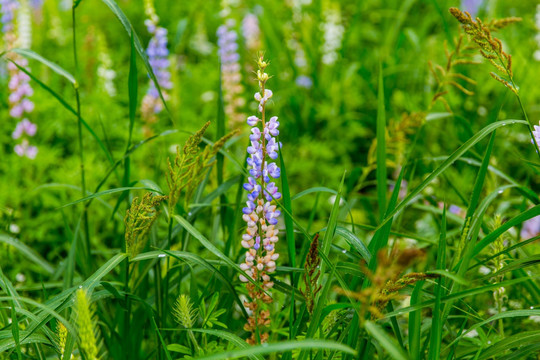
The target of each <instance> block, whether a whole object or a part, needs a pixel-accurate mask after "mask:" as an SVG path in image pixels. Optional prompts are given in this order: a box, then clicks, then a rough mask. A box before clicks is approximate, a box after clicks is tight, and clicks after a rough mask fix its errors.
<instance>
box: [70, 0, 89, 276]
mask: <svg viewBox="0 0 540 360" xmlns="http://www.w3.org/2000/svg"><path fill="white" fill-rule="evenodd" d="M78 4H79V3H78V2H75V3H74V4H73V8H72V9H71V20H72V31H73V61H74V63H75V74H76V76H77V75H78V73H79V61H78V57H77V20H76V16H75V9H76V8H77V5H78ZM77 78H78V76H77ZM73 87H74V90H75V99H76V101H77V132H78V140H79V162H80V166H81V190H82V196H83V197H84V196H86V178H85V171H84V144H83V136H82V115H81V99H80V93H79V83H78V82H75V84H74V85H73ZM86 210H87V208H86V207H84V209H83V224H84V235H85V238H86V239H85V245H86V249H85V251H86V257H87V259H88V269H87V273H90V271H91V268H92V263H91V259H92V257H91V256H90V230H89V225H88V212H87V211H86Z"/></svg>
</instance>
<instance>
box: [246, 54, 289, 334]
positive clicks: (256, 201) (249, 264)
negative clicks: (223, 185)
mask: <svg viewBox="0 0 540 360" xmlns="http://www.w3.org/2000/svg"><path fill="white" fill-rule="evenodd" d="M267 65H268V64H267V63H266V62H265V61H264V60H263V59H262V57H261V58H260V60H259V61H258V66H259V70H258V71H257V79H258V81H259V87H260V92H257V93H256V94H255V100H257V102H258V103H259V106H258V108H259V112H260V113H261V115H260V116H261V117H260V118H259V117H258V116H250V117H248V118H247V123H248V125H249V126H251V135H250V136H249V139H250V141H251V144H250V146H248V148H247V152H248V154H249V156H248V159H247V164H248V168H249V177H248V181H247V183H245V184H244V189H245V190H246V191H248V196H247V198H248V200H247V202H246V204H247V206H246V207H245V208H243V210H242V212H243V219H244V221H245V222H246V223H247V230H246V233H245V234H244V235H243V236H242V247H244V248H245V249H246V258H245V262H244V263H242V264H241V265H240V268H241V269H242V270H244V271H245V273H246V274H247V275H248V276H249V277H250V278H251V279H252V280H253V281H254V282H255V283H257V284H259V285H260V288H259V287H256V286H255V285H254V284H253V283H249V284H247V288H248V291H249V295H250V297H251V299H252V301H251V302H248V301H246V302H245V303H244V304H245V306H246V307H247V308H248V309H250V310H251V312H252V314H253V315H252V316H251V317H250V318H249V319H248V323H247V324H246V326H245V327H244V328H245V330H246V331H250V332H252V336H251V338H250V339H249V340H248V342H249V343H255V342H256V339H255V332H256V331H255V330H256V329H257V328H259V327H262V326H265V327H266V326H268V325H269V323H270V317H269V315H270V314H269V312H268V310H264V309H262V308H261V304H260V301H262V302H263V303H271V302H272V298H271V297H270V295H269V294H268V291H269V290H270V289H271V288H272V287H273V285H274V283H273V282H272V279H271V278H270V275H269V274H271V273H273V272H275V270H276V260H277V259H278V258H279V254H278V253H277V252H276V249H275V246H276V243H277V242H278V240H279V238H278V234H279V230H278V229H277V228H276V225H277V223H278V217H279V216H280V214H281V212H280V211H279V210H277V208H276V205H275V204H272V201H273V200H277V199H280V198H281V193H279V191H278V188H277V186H276V184H275V182H274V181H273V180H274V179H278V178H279V177H280V175H281V171H280V168H279V167H278V165H277V164H276V163H275V162H273V161H272V160H276V159H277V157H278V151H279V148H280V144H279V143H278V142H277V141H276V136H278V135H279V130H278V127H279V122H278V118H277V117H276V116H274V117H272V118H270V120H269V121H265V108H266V104H267V102H268V101H269V100H270V98H271V97H272V91H271V90H270V89H266V81H267V80H268V78H269V77H268V74H266V73H265V71H264V70H265V68H266V66H267ZM259 124H260V127H259ZM240 280H241V281H242V282H245V283H247V282H248V281H249V279H248V278H247V277H246V276H244V275H240ZM261 334H262V335H261ZM259 336H260V340H261V342H264V341H266V339H267V337H268V334H265V333H263V332H260V334H259Z"/></svg>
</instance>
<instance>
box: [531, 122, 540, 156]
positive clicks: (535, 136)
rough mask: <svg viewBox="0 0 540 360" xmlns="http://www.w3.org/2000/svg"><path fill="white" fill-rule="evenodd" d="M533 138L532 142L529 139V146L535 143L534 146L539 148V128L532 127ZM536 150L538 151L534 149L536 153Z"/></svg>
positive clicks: (536, 126)
mask: <svg viewBox="0 0 540 360" xmlns="http://www.w3.org/2000/svg"><path fill="white" fill-rule="evenodd" d="M532 133H533V136H534V140H533V139H531V144H533V145H534V142H535V141H536V145H537V146H538V147H539V148H540V126H538V125H534V130H533V132H532ZM538 150H540V149H536V151H537V152H538Z"/></svg>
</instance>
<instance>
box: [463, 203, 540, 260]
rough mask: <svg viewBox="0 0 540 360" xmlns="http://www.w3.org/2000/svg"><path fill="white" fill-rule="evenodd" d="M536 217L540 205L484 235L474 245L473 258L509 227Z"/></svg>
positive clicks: (539, 210) (538, 213) (539, 213)
mask: <svg viewBox="0 0 540 360" xmlns="http://www.w3.org/2000/svg"><path fill="white" fill-rule="evenodd" d="M538 215H540V205H536V206H533V207H532V208H530V209H528V210H526V211H524V212H522V213H521V214H519V215H517V216H515V217H513V218H512V219H510V220H508V221H507V222H505V223H504V224H502V225H501V226H500V227H498V228H497V229H495V230H493V231H492V232H490V233H489V234H488V235H486V237H484V238H483V239H482V240H481V241H479V242H478V243H477V244H476V246H475V247H474V250H473V256H475V255H478V254H479V253H480V251H482V249H484V248H485V247H486V246H488V245H489V244H490V243H491V242H492V241H495V239H497V238H498V237H499V236H501V235H502V234H503V233H504V232H506V231H507V230H508V229H510V228H511V227H513V226H516V225H519V224H521V223H522V222H524V221H526V220H529V219H532V218H533V217H535V216H538Z"/></svg>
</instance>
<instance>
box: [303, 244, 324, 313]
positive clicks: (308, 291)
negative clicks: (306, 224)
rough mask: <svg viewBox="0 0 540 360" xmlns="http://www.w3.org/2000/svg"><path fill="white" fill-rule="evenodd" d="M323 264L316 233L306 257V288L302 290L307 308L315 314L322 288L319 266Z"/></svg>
mask: <svg viewBox="0 0 540 360" xmlns="http://www.w3.org/2000/svg"><path fill="white" fill-rule="evenodd" d="M320 264H321V257H320V255H319V234H318V233H317V234H315V237H314V238H313V241H312V242H311V246H310V247H309V252H308V255H307V258H306V264H305V265H304V275H303V277H302V278H303V280H304V285H305V290H303V291H301V292H302V295H304V297H305V298H306V306H307V310H308V312H309V313H310V314H312V315H313V308H314V306H315V298H316V297H317V293H318V292H319V291H320V290H321V285H320V284H318V280H319V277H320V276H321V270H320V269H319V266H320Z"/></svg>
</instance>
